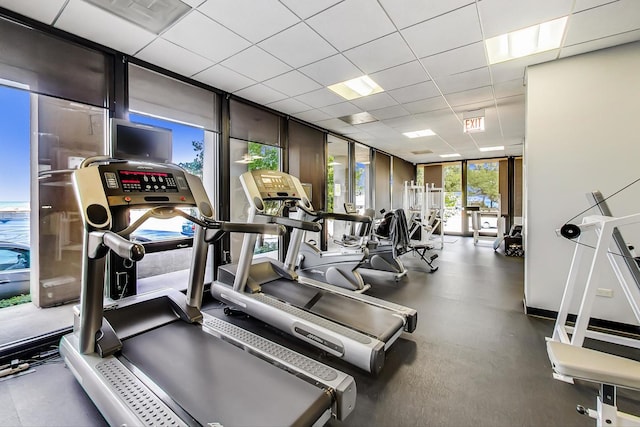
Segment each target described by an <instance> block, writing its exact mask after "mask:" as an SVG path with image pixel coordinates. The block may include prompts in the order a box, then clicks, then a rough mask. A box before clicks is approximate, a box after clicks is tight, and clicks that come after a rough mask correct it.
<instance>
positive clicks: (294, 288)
mask: <svg viewBox="0 0 640 427" xmlns="http://www.w3.org/2000/svg"><path fill="white" fill-rule="evenodd" d="M240 182H241V183H242V186H243V188H244V191H245V194H246V196H247V199H248V201H249V204H250V206H251V207H250V210H249V218H248V221H249V222H253V223H258V224H259V223H263V224H269V223H274V224H280V225H284V226H287V227H291V228H293V231H292V233H291V239H290V243H289V247H288V250H287V256H286V259H285V262H284V263H282V262H280V261H278V260H275V259H270V258H262V259H257V260H256V261H255V262H253V257H254V253H253V250H254V247H255V242H256V235H255V234H245V236H244V240H243V243H242V250H241V252H240V257H239V262H238V264H227V265H222V266H220V267H219V268H218V278H217V280H216V281H215V282H214V283H213V284H212V285H211V294H212V295H213V297H214V298H216V299H217V300H219V301H222V302H224V303H226V304H227V305H228V306H230V307H233V309H237V310H239V311H242V312H244V313H246V314H248V315H250V316H252V317H255V318H257V319H260V320H262V321H263V322H265V323H267V324H269V325H272V326H274V327H276V328H278V329H280V330H282V331H284V332H286V333H288V334H291V335H293V336H295V337H296V338H299V339H301V340H303V341H305V342H307V343H309V344H311V345H313V346H315V347H318V348H320V349H322V350H324V351H326V352H327V353H329V354H331V355H333V356H336V357H338V358H341V359H343V360H345V361H346V362H348V363H351V364H352V365H355V366H357V367H359V368H361V369H363V370H365V371H367V372H369V373H374V374H377V373H379V372H380V370H381V369H382V367H383V366H384V360H385V352H386V350H388V349H389V347H390V346H391V345H392V344H393V343H394V342H395V341H396V340H397V339H398V337H399V336H400V335H401V334H402V332H413V331H414V330H415V328H416V324H417V319H418V314H417V312H416V311H415V310H414V309H411V308H408V307H404V306H401V305H398V304H393V303H390V302H387V301H383V300H381V299H378V298H374V297H371V296H369V295H364V294H361V293H356V292H353V291H351V290H348V289H345V288H341V287H337V286H333V285H330V284H327V283H324V282H320V281H318V280H314V279H312V278H309V277H302V276H298V274H297V273H296V272H295V265H296V261H297V257H298V254H299V251H300V245H301V242H302V239H303V234H304V232H305V231H318V230H319V229H320V226H319V224H317V223H315V222H309V221H305V220H304V218H306V217H307V216H309V217H317V216H318V215H317V212H314V211H313V207H312V206H311V203H310V201H309V199H308V198H307V196H306V193H305V192H304V189H303V187H302V185H301V184H300V181H299V180H298V178H296V177H294V176H292V175H289V174H287V173H284V172H279V171H267V170H258V171H249V172H245V173H244V174H242V175H241V176H240ZM269 201H280V202H281V206H280V211H279V212H278V213H276V214H275V215H267V214H266V212H265V206H266V202H269ZM285 208H286V209H285ZM289 209H295V210H296V215H294V217H293V218H289V217H287V216H286V215H283V212H285V211H286V210H289Z"/></svg>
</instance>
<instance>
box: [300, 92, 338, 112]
mask: <svg viewBox="0 0 640 427" xmlns="http://www.w3.org/2000/svg"><path fill="white" fill-rule="evenodd" d="M296 99H297V100H298V101H301V102H304V103H305V104H308V105H311V106H312V107H314V108H321V107H326V106H327V105H333V104H338V103H340V102H344V98H342V97H341V96H338V95H336V94H335V93H333V92H331V91H330V90H329V89H327V88H322V89H319V90H315V91H313V92H309V93H305V94H304V95H299V96H296Z"/></svg>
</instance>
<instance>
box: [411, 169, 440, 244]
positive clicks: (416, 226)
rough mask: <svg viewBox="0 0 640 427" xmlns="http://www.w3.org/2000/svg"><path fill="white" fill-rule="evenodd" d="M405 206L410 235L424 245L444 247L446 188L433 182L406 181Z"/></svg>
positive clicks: (413, 239)
mask: <svg viewBox="0 0 640 427" xmlns="http://www.w3.org/2000/svg"><path fill="white" fill-rule="evenodd" d="M403 207H404V211H405V212H406V214H407V216H408V218H409V221H408V222H409V223H408V226H409V237H410V239H411V240H412V241H417V243H419V244H422V245H427V244H430V245H432V244H434V243H435V244H436V245H438V246H439V247H438V249H442V248H443V247H444V227H443V223H442V215H444V189H442V188H435V186H434V185H433V184H432V185H431V186H429V184H425V185H418V184H416V183H414V182H413V181H410V182H409V181H405V183H404V194H403Z"/></svg>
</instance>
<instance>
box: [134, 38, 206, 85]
mask: <svg viewBox="0 0 640 427" xmlns="http://www.w3.org/2000/svg"><path fill="white" fill-rule="evenodd" d="M135 56H136V58H140V59H142V60H144V61H147V62H150V63H152V64H156V65H159V66H160V67H163V68H166V69H167V70H171V71H174V72H176V73H178V74H182V75H183V76H187V77H191V76H192V75H194V74H197V73H199V72H200V71H202V70H204V69H206V68H209V67H211V66H212V65H213V62H212V61H209V60H208V59H205V58H203V57H201V56H199V55H196V54H195V53H192V52H189V51H188V50H185V49H183V48H181V47H180V46H176V45H174V44H173V43H170V42H168V41H166V40H164V39H161V38H157V39H155V40H154V41H153V42H152V43H151V44H149V45H148V46H147V47H145V48H144V49H142V50H141V51H140V52H139V53H137V54H136V55H135Z"/></svg>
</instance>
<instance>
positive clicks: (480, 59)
mask: <svg viewBox="0 0 640 427" xmlns="http://www.w3.org/2000/svg"><path fill="white" fill-rule="evenodd" d="M421 61H422V63H423V64H424V66H425V67H426V69H427V71H428V72H429V74H430V75H431V78H434V79H435V78H436V77H441V76H449V75H451V74H457V73H461V72H463V71H469V70H474V69H476V68H481V67H486V66H487V59H486V57H485V52H484V43H482V42H478V43H473V44H470V45H467V46H463V47H460V48H458V49H452V50H448V51H446V52H442V53H438V54H436V55H432V56H428V57H426V58H422V59H421Z"/></svg>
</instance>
